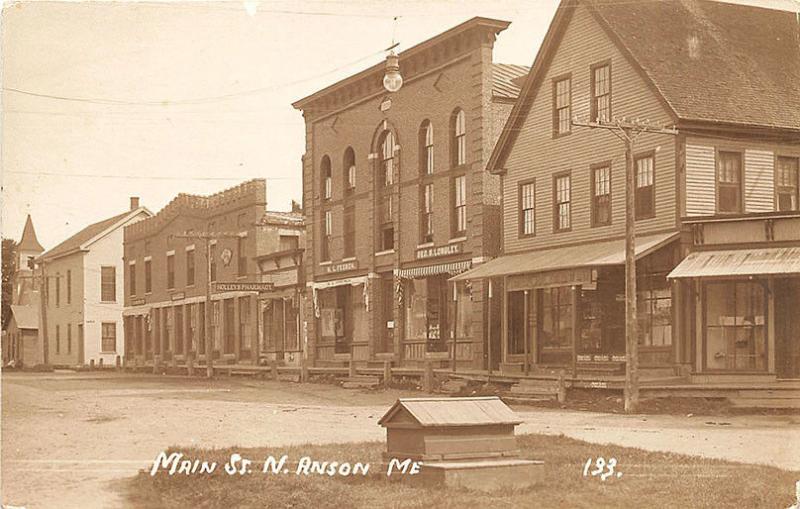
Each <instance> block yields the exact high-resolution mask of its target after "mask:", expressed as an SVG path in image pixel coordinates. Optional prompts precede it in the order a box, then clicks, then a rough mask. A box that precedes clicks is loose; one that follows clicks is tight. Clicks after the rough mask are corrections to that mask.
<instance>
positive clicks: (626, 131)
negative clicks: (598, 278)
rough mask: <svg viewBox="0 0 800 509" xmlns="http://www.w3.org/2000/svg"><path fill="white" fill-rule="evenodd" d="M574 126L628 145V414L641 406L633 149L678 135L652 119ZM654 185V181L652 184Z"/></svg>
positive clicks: (626, 372)
mask: <svg viewBox="0 0 800 509" xmlns="http://www.w3.org/2000/svg"><path fill="white" fill-rule="evenodd" d="M572 125H574V126H579V127H588V128H591V129H606V130H609V131H611V132H612V133H614V135H615V136H617V138H619V139H621V140H622V141H623V142H624V143H625V411H626V412H629V413H632V412H635V411H636V409H637V407H638V406H639V333H638V324H637V323H636V314H637V312H636V168H635V167H634V166H635V165H634V156H633V154H634V146H635V142H636V139H637V138H638V137H639V136H640V135H641V134H642V133H654V134H667V135H672V136H675V135H677V134H678V131H677V129H675V128H674V127H663V126H654V125H651V124H650V121H649V120H640V119H638V118H637V119H633V120H631V119H628V118H624V117H623V118H621V119H620V118H614V119H613V120H610V121H609V120H605V119H601V118H598V119H596V120H595V121H594V122H580V121H578V118H577V117H575V118H574V119H573V120H572ZM653 185H655V182H653Z"/></svg>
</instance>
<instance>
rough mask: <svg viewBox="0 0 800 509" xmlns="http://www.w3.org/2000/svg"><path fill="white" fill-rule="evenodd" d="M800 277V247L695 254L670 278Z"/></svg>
mask: <svg viewBox="0 0 800 509" xmlns="http://www.w3.org/2000/svg"><path fill="white" fill-rule="evenodd" d="M787 274H800V247H769V248H751V249H732V250H725V251H695V252H693V253H689V256H687V257H686V258H684V260H683V261H682V262H681V263H679V264H678V266H677V267H675V269H673V271H672V272H670V273H669V276H667V277H668V278H672V279H678V278H687V277H719V276H775V275H787Z"/></svg>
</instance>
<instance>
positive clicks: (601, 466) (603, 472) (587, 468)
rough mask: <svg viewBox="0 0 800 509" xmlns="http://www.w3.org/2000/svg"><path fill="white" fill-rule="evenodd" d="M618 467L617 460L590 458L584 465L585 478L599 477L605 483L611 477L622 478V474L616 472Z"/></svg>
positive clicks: (599, 457) (600, 457)
mask: <svg viewBox="0 0 800 509" xmlns="http://www.w3.org/2000/svg"><path fill="white" fill-rule="evenodd" d="M592 463H594V468H592ZM616 467H617V458H609V459H608V461H606V459H605V458H603V457H602V456H598V457H597V459H592V458H589V459H587V460H586V463H585V464H584V465H583V476H584V477H589V476H591V477H599V478H600V480H601V481H605V480H606V479H608V478H609V477H611V476H616V477H617V478H619V477H622V472H617V471H615V469H616Z"/></svg>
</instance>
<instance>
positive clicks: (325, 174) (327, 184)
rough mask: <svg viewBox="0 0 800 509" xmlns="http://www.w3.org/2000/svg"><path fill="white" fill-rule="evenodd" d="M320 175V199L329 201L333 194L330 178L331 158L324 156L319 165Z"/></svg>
mask: <svg viewBox="0 0 800 509" xmlns="http://www.w3.org/2000/svg"><path fill="white" fill-rule="evenodd" d="M320 174H321V175H322V198H323V199H325V200H328V199H330V197H331V195H332V194H333V182H332V178H331V158H330V157H328V156H324V157H323V158H322V163H321V164H320Z"/></svg>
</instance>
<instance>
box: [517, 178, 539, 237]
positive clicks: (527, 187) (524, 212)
mask: <svg viewBox="0 0 800 509" xmlns="http://www.w3.org/2000/svg"><path fill="white" fill-rule="evenodd" d="M535 233H536V183H535V182H525V183H522V184H520V185H519V234H520V236H525V235H534V234H535Z"/></svg>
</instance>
